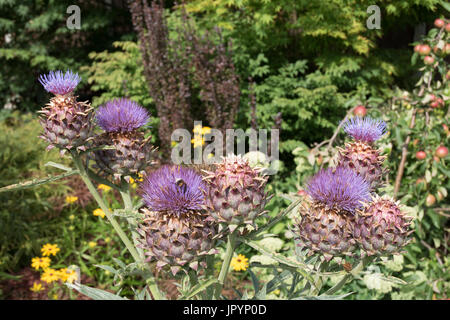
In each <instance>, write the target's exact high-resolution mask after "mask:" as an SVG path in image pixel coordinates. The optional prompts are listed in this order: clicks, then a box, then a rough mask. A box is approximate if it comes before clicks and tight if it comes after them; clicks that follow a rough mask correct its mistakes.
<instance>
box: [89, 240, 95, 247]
mask: <svg viewBox="0 0 450 320" xmlns="http://www.w3.org/2000/svg"><path fill="white" fill-rule="evenodd" d="M96 245H97V242H95V241H89V243H88V246H89V248H94V247H95V246H96Z"/></svg>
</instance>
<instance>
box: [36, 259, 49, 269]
mask: <svg viewBox="0 0 450 320" xmlns="http://www.w3.org/2000/svg"><path fill="white" fill-rule="evenodd" d="M31 266H32V267H33V268H34V269H36V270H39V269H40V268H42V269H45V268H48V267H49V266H50V258H48V257H36V258H33V259H31Z"/></svg>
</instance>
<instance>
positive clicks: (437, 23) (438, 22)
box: [434, 18, 445, 28]
mask: <svg viewBox="0 0 450 320" xmlns="http://www.w3.org/2000/svg"><path fill="white" fill-rule="evenodd" d="M434 25H435V27H436V28H442V27H443V26H445V21H444V20H442V19H439V18H437V19H436V20H434Z"/></svg>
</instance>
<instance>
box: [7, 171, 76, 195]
mask: <svg viewBox="0 0 450 320" xmlns="http://www.w3.org/2000/svg"><path fill="white" fill-rule="evenodd" d="M78 173H79V171H78V170H72V171H69V172H66V173H63V174H60V175H58V176H52V177H47V178H43V179H33V180H29V181H25V182H19V183H16V184H12V185H9V186H6V187H2V188H0V193H1V192H7V191H15V190H22V189H28V188H32V187H36V186H39V185H42V184H45V183H48V182H53V181H56V180H59V179H62V178H65V177H69V176H73V175H74V174H78Z"/></svg>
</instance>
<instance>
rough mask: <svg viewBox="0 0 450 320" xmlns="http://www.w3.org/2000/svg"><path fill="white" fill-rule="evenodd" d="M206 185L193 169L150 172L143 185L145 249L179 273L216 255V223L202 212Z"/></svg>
mask: <svg viewBox="0 0 450 320" xmlns="http://www.w3.org/2000/svg"><path fill="white" fill-rule="evenodd" d="M204 188H205V184H204V182H203V180H202V176H201V175H200V174H198V173H197V172H196V171H195V170H193V169H188V168H183V167H180V166H164V167H162V168H160V169H158V170H156V171H154V172H151V173H150V174H149V175H148V176H147V177H145V178H144V181H143V182H142V183H141V185H140V193H141V195H142V198H143V200H144V202H145V205H146V207H145V208H144V209H142V213H143V214H144V220H143V223H142V225H141V226H140V233H141V234H142V236H143V242H142V244H143V248H144V250H145V252H146V254H147V255H148V256H149V260H151V259H152V258H154V259H156V260H157V267H158V268H159V269H160V268H162V267H164V266H165V265H169V266H170V267H171V270H172V272H173V273H174V274H175V273H177V272H178V271H179V270H180V269H181V267H182V266H184V265H186V264H189V266H190V267H191V268H193V269H195V270H196V269H197V267H198V262H199V260H200V262H202V261H201V259H199V258H201V257H202V256H204V255H206V254H210V253H214V252H215V250H214V249H213V244H214V241H213V239H212V238H213V237H214V236H215V234H216V230H215V224H214V222H213V221H212V219H211V218H210V217H209V215H208V214H207V213H206V212H205V210H203V205H204V196H203V193H202V191H201V190H202V189H204Z"/></svg>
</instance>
